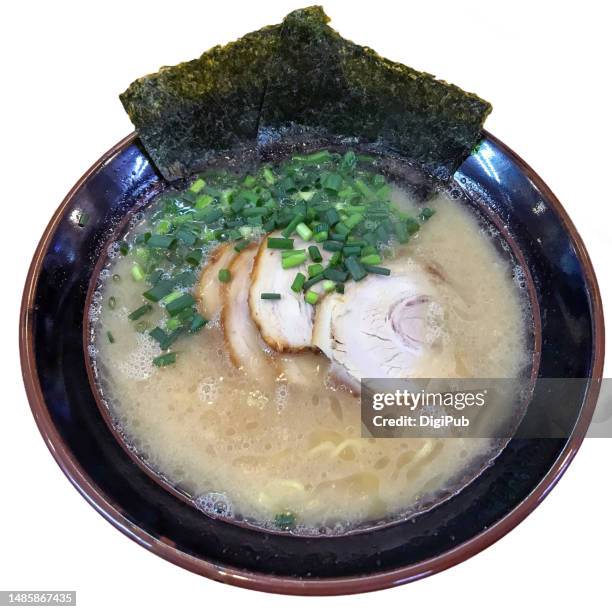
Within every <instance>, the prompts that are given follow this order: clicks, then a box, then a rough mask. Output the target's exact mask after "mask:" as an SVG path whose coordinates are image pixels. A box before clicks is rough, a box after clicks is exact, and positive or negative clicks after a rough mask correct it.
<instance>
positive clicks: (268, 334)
mask: <svg viewBox="0 0 612 612" xmlns="http://www.w3.org/2000/svg"><path fill="white" fill-rule="evenodd" d="M280 235H281V234H280V233H274V234H270V236H280ZM308 246H309V243H307V242H304V241H302V240H300V239H299V238H294V243H293V248H294V249H307V248H308ZM322 255H323V262H321V263H322V264H323V265H325V264H326V259H329V254H326V253H325V252H324V253H322ZM311 263H312V261H310V259H307V260H306V262H305V263H304V264H303V265H301V266H299V267H296V268H290V269H288V270H284V269H283V268H282V266H281V251H280V250H278V249H269V248H267V238H264V240H263V242H262V243H261V245H260V246H259V251H258V253H257V256H256V258H255V263H254V265H253V272H252V274H251V289H250V291H249V307H250V309H251V316H252V317H253V320H254V321H255V323H256V324H257V327H258V328H259V331H260V332H261V335H262V337H263V339H264V340H265V341H266V342H267V343H268V345H269V346H271V347H272V348H273V349H274V350H276V351H279V352H291V353H295V352H298V351H302V350H304V349H308V348H311V346H312V345H311V338H312V324H313V319H314V308H313V307H312V306H311V305H310V304H308V303H307V302H306V301H304V296H303V295H302V293H301V292H300V293H296V292H295V291H292V289H291V284H292V283H293V280H294V279H295V275H296V274H297V273H298V272H301V273H302V274H304V276H306V278H308V265H309V264H311ZM262 293H278V294H280V296H281V297H280V300H262V299H261V294H262Z"/></svg>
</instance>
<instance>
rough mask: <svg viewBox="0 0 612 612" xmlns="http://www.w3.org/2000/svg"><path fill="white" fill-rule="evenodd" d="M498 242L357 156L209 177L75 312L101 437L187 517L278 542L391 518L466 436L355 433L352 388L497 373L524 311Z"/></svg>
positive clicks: (481, 451) (460, 449)
mask: <svg viewBox="0 0 612 612" xmlns="http://www.w3.org/2000/svg"><path fill="white" fill-rule="evenodd" d="M499 243H500V239H499V236H497V235H496V234H495V232H494V231H492V230H491V229H490V228H488V227H487V226H486V224H485V223H484V222H483V221H482V220H481V219H479V217H477V215H476V214H475V213H474V212H473V211H472V210H471V208H470V207H469V206H468V205H467V204H466V203H464V202H462V201H460V200H453V199H451V198H450V197H449V196H448V195H446V194H445V193H443V192H438V193H434V194H433V195H431V194H429V195H428V196H427V197H426V198H425V199H424V195H423V193H422V190H421V191H419V190H417V189H414V188H412V187H411V185H409V184H403V185H400V181H396V180H394V177H393V176H391V175H390V174H389V173H386V172H385V168H384V164H382V163H381V162H380V161H377V160H376V159H373V158H366V157H364V156H361V155H357V154H355V153H354V152H352V151H348V152H346V153H344V154H339V153H330V152H328V151H317V152H315V153H312V154H309V155H305V156H294V157H293V158H291V159H288V160H285V161H283V162H281V163H278V164H275V165H274V164H271V165H266V166H262V167H260V168H255V169H251V170H250V172H235V171H232V172H229V171H223V170H211V171H209V172H207V173H204V174H202V175H201V176H199V177H196V178H195V179H194V180H193V181H192V182H191V183H190V184H189V185H188V186H187V187H186V188H185V189H183V190H170V191H167V192H165V193H163V194H161V196H159V197H158V198H157V199H156V200H155V201H154V202H153V203H152V204H151V205H150V206H148V207H147V209H146V211H145V212H144V213H139V214H138V215H136V217H134V219H132V222H131V224H130V227H129V229H128V231H127V233H126V234H125V236H124V237H123V239H122V240H120V241H118V242H116V243H113V245H112V246H111V247H110V249H109V256H108V258H107V261H106V262H105V265H104V267H103V269H102V272H101V274H100V278H99V280H98V286H97V289H96V291H95V293H94V300H93V304H92V307H91V322H92V324H91V342H92V344H91V346H90V352H91V354H92V357H93V364H94V371H95V374H96V377H97V381H98V387H99V390H100V392H101V395H102V397H103V399H104V403H105V404H106V408H105V409H106V410H108V411H109V414H110V416H111V418H112V422H113V423H114V427H115V428H116V431H117V432H118V434H119V435H120V436H121V437H122V438H123V439H124V440H125V442H126V443H127V444H128V446H129V447H130V448H131V449H132V450H133V451H134V452H135V453H136V454H137V455H138V456H139V457H140V459H141V460H142V461H143V462H144V463H146V464H147V465H148V467H149V468H150V469H152V470H154V471H155V472H156V473H157V474H158V475H159V477H160V478H161V479H162V480H164V481H165V482H166V483H167V484H170V485H171V486H173V487H174V488H176V489H178V490H179V491H181V492H182V493H183V494H186V495H188V496H189V497H190V498H191V499H192V500H193V501H194V502H195V503H196V504H197V505H198V506H199V507H200V508H201V509H202V510H203V511H204V512H207V513H212V514H218V515H222V516H225V517H230V518H233V519H235V520H243V521H248V522H250V523H252V524H257V525H259V526H263V527H266V528H270V529H285V530H292V531H294V532H295V533H314V532H316V533H340V532H343V531H346V530H351V529H355V528H359V527H360V526H363V525H368V524H371V523H372V522H381V521H383V522H384V521H388V520H393V519H397V518H398V517H405V516H409V515H410V514H411V513H414V512H418V511H419V510H422V509H424V508H426V507H428V506H430V505H431V504H432V503H435V502H436V501H437V500H440V499H442V498H444V497H445V496H447V495H449V494H451V493H452V492H454V491H456V490H458V488H459V487H460V486H461V485H462V484H465V483H467V482H469V480H470V479H472V478H474V477H475V476H476V475H477V474H478V473H479V472H480V471H481V470H482V469H483V467H484V466H486V464H487V462H488V461H490V460H491V459H492V458H493V457H494V456H495V454H496V453H497V452H498V451H499V444H498V443H497V442H494V441H493V440H492V439H486V438H458V437H456V438H427V439H424V438H419V437H412V438H394V439H391V438H373V437H366V436H362V428H361V422H360V397H359V382H360V380H361V379H362V378H402V379H405V378H414V377H419V378H427V377H438V378H471V377H479V378H514V377H518V376H519V375H520V374H521V372H523V371H524V370H525V369H526V368H527V369H528V364H529V363H530V361H531V351H530V349H529V348H528V344H529V342H528V338H529V332H528V330H529V324H528V321H529V320H530V318H529V315H528V310H527V309H526V307H525V299H524V297H523V295H522V293H523V289H522V288H521V283H520V282H519V279H518V278H517V276H518V274H517V272H516V269H515V266H514V265H513V264H512V262H511V258H510V255H509V254H508V252H507V250H506V251H504V249H503V248H499Z"/></svg>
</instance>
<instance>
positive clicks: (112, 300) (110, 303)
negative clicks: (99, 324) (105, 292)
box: [108, 295, 117, 310]
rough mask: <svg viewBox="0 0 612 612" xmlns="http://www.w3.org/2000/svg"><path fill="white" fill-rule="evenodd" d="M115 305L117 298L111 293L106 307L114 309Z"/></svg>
mask: <svg viewBox="0 0 612 612" xmlns="http://www.w3.org/2000/svg"><path fill="white" fill-rule="evenodd" d="M116 306H117V298H116V297H115V296H114V295H111V296H110V297H109V298H108V307H109V308H110V309H111V310H115V307H116Z"/></svg>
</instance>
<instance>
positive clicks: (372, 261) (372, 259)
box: [359, 253, 382, 266]
mask: <svg viewBox="0 0 612 612" xmlns="http://www.w3.org/2000/svg"><path fill="white" fill-rule="evenodd" d="M359 261H361V263H363V264H368V265H370V266H376V265H378V264H379V263H381V262H382V257H381V256H380V255H379V254H378V253H372V254H371V255H365V256H363V257H362V258H361V259H360V260H359Z"/></svg>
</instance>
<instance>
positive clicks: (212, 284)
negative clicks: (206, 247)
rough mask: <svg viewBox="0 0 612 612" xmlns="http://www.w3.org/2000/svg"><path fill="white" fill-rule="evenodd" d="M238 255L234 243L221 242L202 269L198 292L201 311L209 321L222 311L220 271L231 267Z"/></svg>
mask: <svg viewBox="0 0 612 612" xmlns="http://www.w3.org/2000/svg"><path fill="white" fill-rule="evenodd" d="M236 255H237V253H236V251H235V250H234V246H233V245H232V244H230V243H228V242H226V243H224V244H220V245H219V246H218V247H217V248H216V249H214V250H213V252H212V253H211V254H210V255H209V257H208V261H207V262H206V265H205V266H204V268H203V269H202V273H201V274H200V280H199V282H198V287H197V292H196V294H197V298H198V302H199V307H200V311H201V313H202V314H203V315H204V317H205V318H207V319H208V320H209V321H210V320H212V319H214V318H215V317H216V316H217V315H218V314H219V313H220V312H221V305H222V304H221V303H222V289H223V283H221V281H220V280H219V271H220V270H223V269H224V268H229V266H230V264H231V263H232V261H233V260H234V259H235V257H236Z"/></svg>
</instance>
